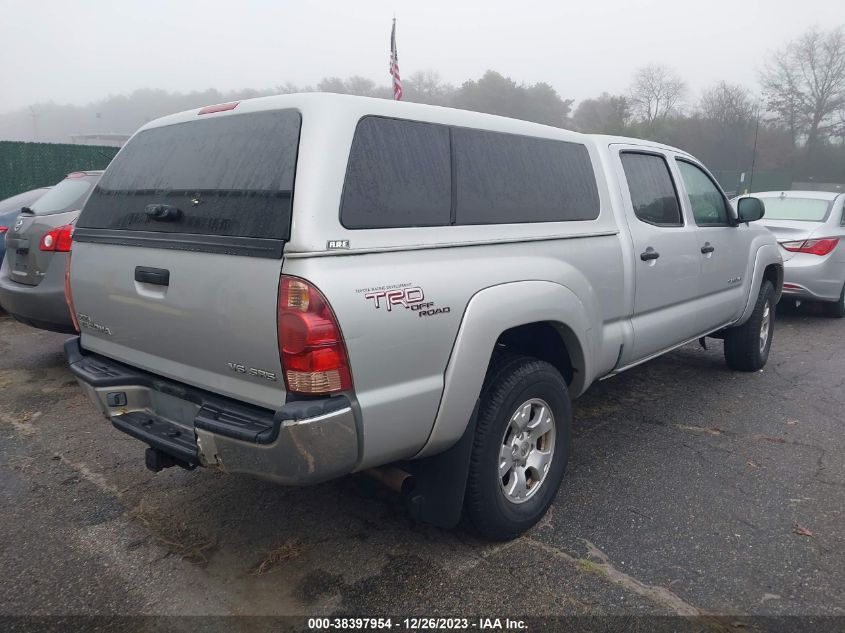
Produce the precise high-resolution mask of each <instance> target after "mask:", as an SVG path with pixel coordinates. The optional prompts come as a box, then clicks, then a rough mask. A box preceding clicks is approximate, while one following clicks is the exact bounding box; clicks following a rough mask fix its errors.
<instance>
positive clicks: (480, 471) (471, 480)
mask: <svg viewBox="0 0 845 633" xmlns="http://www.w3.org/2000/svg"><path fill="white" fill-rule="evenodd" d="M571 428H572V407H571V405H570V402H569V394H568V391H567V388H566V382H565V381H564V379H563V377H562V376H561V375H560V372H558V371H557V370H556V369H555V368H554V367H553V366H552V365H550V364H549V363H546V362H544V361H540V360H536V359H533V358H529V357H526V356H510V355H509V356H504V357H501V358H499V359H497V360H496V361H495V362H494V363H493V364H492V366H491V368H490V370H489V371H488V373H487V379H486V380H485V384H484V388H483V390H482V394H481V403H480V407H479V412H478V422H477V424H476V434H475V439H474V443H473V448H472V455H471V460H470V470H469V477H468V480H467V491H466V496H465V508H466V512H467V514H468V516H469V518H470V520H471V521H472V523H473V525H474V526H475V528H476V529H477V530H478V531H479V532H480V533H481V535H482V536H485V537H487V538H490V539H495V540H507V539H512V538H514V537H516V536H519V535H520V534H521V533H522V532H524V531H525V530H527V529H528V528H530V527H531V526H532V525H534V524H535V523H537V521H539V520H540V518H541V517H542V516H543V515H544V514H545V513H546V510H548V508H549V506H550V505H551V503H552V501H553V500H554V498H555V494H556V493H557V490H558V488H559V487H560V482H561V480H562V479H563V474H564V471H565V470H566V463H567V461H568V459H569V453H570V449H571V444H572V439H571V435H572V431H571Z"/></svg>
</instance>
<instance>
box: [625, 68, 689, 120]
mask: <svg viewBox="0 0 845 633" xmlns="http://www.w3.org/2000/svg"><path fill="white" fill-rule="evenodd" d="M686 91H687V86H686V84H685V83H684V82H683V80H682V79H681V78H680V77H679V76H678V75H677V73H675V72H674V71H673V70H671V69H670V68H667V67H666V66H661V65H660V64H649V65H648V66H643V67H642V68H640V69H639V70H637V72H636V73H635V74H634V83H633V84H632V85H631V105H632V108H633V111H634V114H635V115H636V116H637V117H639V119H640V120H642V121H644V122H645V123H647V124H648V125H649V126H651V125H653V124H655V123H657V122H659V121H664V120H666V118H667V117H668V116H669V115H670V114H672V113H674V112H675V111H676V110H677V109H678V107H679V106H680V103H681V100H682V99H683V98H684V95H685V94H686Z"/></svg>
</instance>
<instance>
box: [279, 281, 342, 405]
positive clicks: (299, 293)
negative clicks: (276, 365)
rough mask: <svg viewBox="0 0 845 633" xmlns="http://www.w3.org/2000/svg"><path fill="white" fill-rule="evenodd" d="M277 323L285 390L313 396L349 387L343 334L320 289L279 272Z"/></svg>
mask: <svg viewBox="0 0 845 633" xmlns="http://www.w3.org/2000/svg"><path fill="white" fill-rule="evenodd" d="M277 323H278V331H279V356H280V358H281V361H282V368H283V369H284V374H285V384H286V385H287V389H288V391H290V392H294V393H303V394H309V395H315V394H327V393H334V392H338V391H346V390H348V389H351V388H352V375H351V374H350V372H349V359H348V357H347V355H346V346H345V345H344V343H343V335H342V334H341V333H340V328H339V327H338V325H337V319H336V318H335V316H334V313H333V312H332V309H331V307H330V306H329V303H328V301H326V298H325V297H324V296H323V295H322V293H320V291H319V290H317V289H316V288H315V287H314V286H312V285H311V284H309V283H308V282H307V281H305V280H303V279H299V278H297V277H289V276H287V275H282V278H281V281H280V282H279V315H278V322H277Z"/></svg>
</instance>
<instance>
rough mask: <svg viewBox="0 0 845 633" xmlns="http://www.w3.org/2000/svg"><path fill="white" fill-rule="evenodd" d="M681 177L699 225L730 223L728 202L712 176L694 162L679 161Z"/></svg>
mask: <svg viewBox="0 0 845 633" xmlns="http://www.w3.org/2000/svg"><path fill="white" fill-rule="evenodd" d="M678 169H679V170H680V172H681V178H683V179H684V187H685V188H686V190H687V196H688V197H689V202H690V206H691V207H692V214H693V216H694V217H695V223H696V224H698V225H699V226H707V225H708V224H709V225H717V226H720V225H725V224H727V223H728V219H729V218H730V215H729V214H728V202H727V200H725V197H724V196H723V195H722V192H721V191H719V188H718V187H717V186H716V185H715V184H714V183H713V181H712V180H710V176H708V175H707V174H705V173H704V172H703V171H701V170H700V169H699V168H698V167H696V166H695V165H693V164H692V163H687V162H686V161H682V160H679V161H678Z"/></svg>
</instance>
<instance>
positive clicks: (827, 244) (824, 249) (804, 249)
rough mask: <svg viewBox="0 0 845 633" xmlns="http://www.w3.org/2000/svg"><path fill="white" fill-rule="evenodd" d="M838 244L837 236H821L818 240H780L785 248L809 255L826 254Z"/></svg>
mask: <svg viewBox="0 0 845 633" xmlns="http://www.w3.org/2000/svg"><path fill="white" fill-rule="evenodd" d="M837 244H839V238H838V237H823V238H821V239H818V240H799V241H797V242H781V246H783V247H784V248H785V249H786V250H788V251H790V252H793V253H808V254H810V255H827V254H828V253H830V252H831V251H832V250H833V249H834V248H836V245H837Z"/></svg>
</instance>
